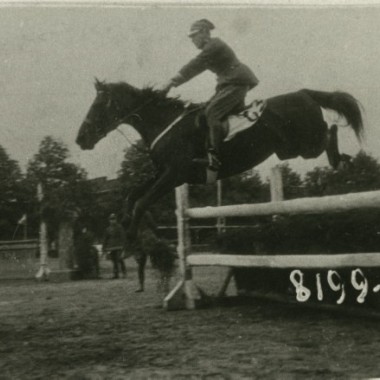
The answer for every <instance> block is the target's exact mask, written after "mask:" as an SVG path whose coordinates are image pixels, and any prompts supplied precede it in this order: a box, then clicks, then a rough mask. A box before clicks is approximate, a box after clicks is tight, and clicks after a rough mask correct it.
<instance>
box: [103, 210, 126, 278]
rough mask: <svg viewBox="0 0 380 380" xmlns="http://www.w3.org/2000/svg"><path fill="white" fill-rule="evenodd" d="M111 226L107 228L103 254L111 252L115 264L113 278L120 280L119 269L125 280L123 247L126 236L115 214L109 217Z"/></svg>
mask: <svg viewBox="0 0 380 380" xmlns="http://www.w3.org/2000/svg"><path fill="white" fill-rule="evenodd" d="M109 222H110V225H109V226H108V227H107V230H106V234H105V237H104V241H103V252H109V254H110V257H111V261H112V264H113V278H119V269H120V270H121V272H122V274H123V278H125V277H126V276H127V269H126V267H125V263H124V258H123V247H124V242H125V234H124V229H123V227H122V226H121V225H120V224H119V223H118V222H117V218H116V215H115V214H111V215H110V217H109Z"/></svg>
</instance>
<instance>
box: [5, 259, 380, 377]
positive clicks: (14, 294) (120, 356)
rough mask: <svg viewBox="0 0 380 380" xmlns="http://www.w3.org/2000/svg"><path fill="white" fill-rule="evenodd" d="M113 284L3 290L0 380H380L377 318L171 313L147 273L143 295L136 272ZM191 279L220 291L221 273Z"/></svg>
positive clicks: (258, 306)
mask: <svg viewBox="0 0 380 380" xmlns="http://www.w3.org/2000/svg"><path fill="white" fill-rule="evenodd" d="M131 265H132V264H131ZM109 277H110V274H109V273H107V274H104V276H103V279H100V280H87V281H77V282H72V281H71V282H60V283H56V282H53V280H52V281H50V282H45V283H36V282H34V281H23V282H15V281H14V282H4V281H3V282H0V379H94V380H98V379H112V380H114V379H256V378H257V379H263V378H265V379H266V378H268V379H365V378H375V377H380V364H379V363H380V350H379V347H380V329H379V321H378V320H373V319H372V320H370V319H366V318H362V317H361V318H358V317H349V316H347V315H341V314H339V313H333V314H331V313H327V312H321V311H311V310H305V309H301V308H299V307H294V306H285V305H282V304H276V303H269V302H258V301H256V302H253V303H250V304H248V305H247V304H246V305H236V304H235V305H230V306H225V307H213V308H208V309H203V310H197V311H175V312H167V311H165V310H163V309H162V308H160V306H161V298H162V294H161V293H160V292H159V291H158V290H157V286H156V285H157V278H156V276H155V274H154V272H153V271H152V270H151V269H149V270H148V271H147V286H146V291H145V292H144V293H135V292H134V291H135V289H136V287H137V280H136V270H135V268H134V267H132V266H131V267H129V272H128V278H127V279H120V280H111V279H109ZM195 278H196V279H197V282H198V283H199V284H201V285H202V286H203V287H204V288H206V287H207V288H208V289H210V290H211V292H214V291H215V292H216V290H217V289H218V285H220V283H221V282H222V279H223V273H221V272H217V271H216V269H213V270H211V269H208V270H207V269H202V270H199V271H198V272H197V273H196V274H195ZM174 282H175V281H173V285H174Z"/></svg>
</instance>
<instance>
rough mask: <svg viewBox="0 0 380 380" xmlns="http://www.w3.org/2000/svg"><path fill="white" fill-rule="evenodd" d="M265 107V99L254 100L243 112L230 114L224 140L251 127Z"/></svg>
mask: <svg viewBox="0 0 380 380" xmlns="http://www.w3.org/2000/svg"><path fill="white" fill-rule="evenodd" d="M265 107H266V101H264V100H255V101H253V103H252V104H251V105H250V106H249V107H248V108H247V109H245V110H244V111H243V112H241V113H239V114H237V115H231V116H229V117H228V119H227V122H226V123H227V131H228V132H227V136H226V137H225V139H224V141H229V140H231V139H233V138H234V137H235V136H236V134H238V133H240V132H242V131H244V130H246V129H247V128H249V127H252V125H254V124H255V123H256V122H257V120H258V119H259V118H260V116H261V115H262V113H263V112H264V110H265Z"/></svg>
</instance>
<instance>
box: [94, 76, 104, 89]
mask: <svg viewBox="0 0 380 380" xmlns="http://www.w3.org/2000/svg"><path fill="white" fill-rule="evenodd" d="M104 87H105V83H104V82H101V81H100V80H99V79H98V78H96V77H95V89H96V91H98V92H99V91H102V90H104Z"/></svg>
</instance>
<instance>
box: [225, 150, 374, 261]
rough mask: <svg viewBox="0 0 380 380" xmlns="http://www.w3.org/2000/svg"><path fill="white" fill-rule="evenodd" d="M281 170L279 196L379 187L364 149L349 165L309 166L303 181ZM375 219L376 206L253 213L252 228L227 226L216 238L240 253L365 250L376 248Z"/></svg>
mask: <svg viewBox="0 0 380 380" xmlns="http://www.w3.org/2000/svg"><path fill="white" fill-rule="evenodd" d="M284 169H285V170H284ZM282 173H283V185H284V193H285V199H289V198H292V197H300V196H301V195H302V196H309V197H311V196H318V197H321V196H325V195H334V194H346V193H350V192H362V191H371V190H376V189H379V188H380V164H379V163H378V162H377V161H376V160H375V159H374V158H373V157H371V156H370V155H367V154H365V153H364V152H360V153H359V154H357V155H356V156H355V157H354V158H353V159H352V163H351V165H350V166H349V167H342V168H339V169H338V170H333V169H331V168H315V169H314V170H313V171H311V172H308V173H307V174H306V176H305V179H304V180H303V181H302V180H301V179H300V177H299V176H298V175H294V174H292V172H291V170H290V168H289V167H288V166H285V168H284V166H282ZM292 189H294V192H291V191H290V190H292ZM287 190H288V191H287ZM296 194H297V195H298V196H296ZM379 220H380V212H379V211H377V210H360V211H356V212H353V211H351V212H346V213H339V214H324V215H295V216H281V217H274V218H271V217H270V218H254V221H255V223H256V225H255V226H254V227H253V228H250V229H242V230H240V231H227V232H226V233H225V234H224V235H223V236H221V237H220V239H219V244H220V245H221V247H222V248H224V249H226V250H229V251H235V252H241V253H254V252H258V253H261V254H262V253H265V252H271V253H289V254H305V253H328V252H334V253H338V252H339V253H344V252H371V251H377V250H378V247H379V245H380V228H379V227H378V221H379Z"/></svg>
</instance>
